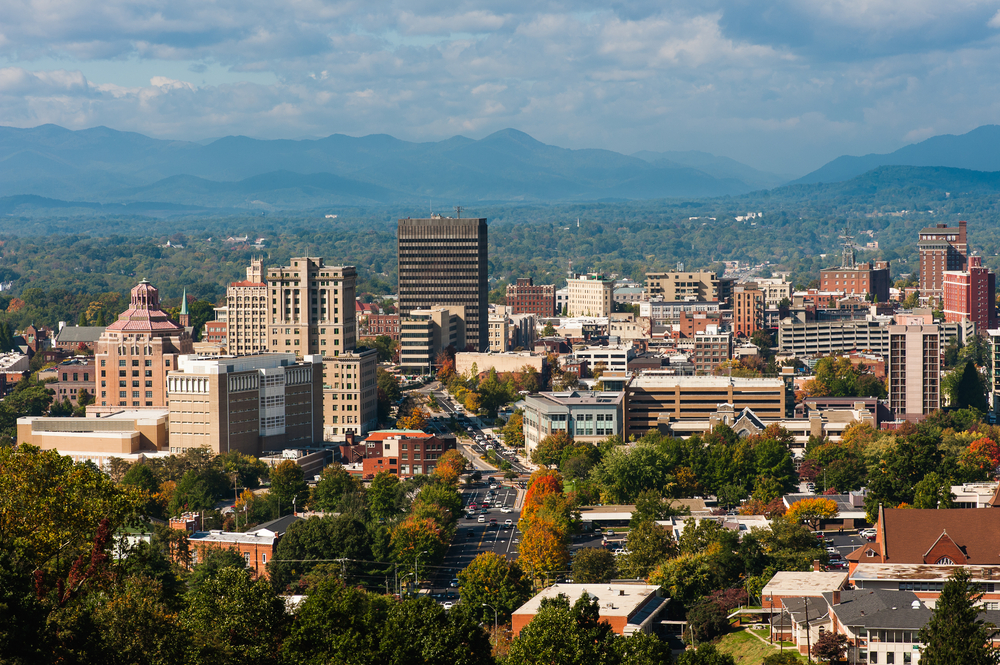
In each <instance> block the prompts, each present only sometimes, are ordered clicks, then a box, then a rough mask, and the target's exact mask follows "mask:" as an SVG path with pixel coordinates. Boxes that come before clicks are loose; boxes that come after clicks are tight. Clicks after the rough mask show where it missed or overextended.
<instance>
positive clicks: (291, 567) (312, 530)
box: [267, 515, 372, 591]
mask: <svg viewBox="0 0 1000 665" xmlns="http://www.w3.org/2000/svg"><path fill="white" fill-rule="evenodd" d="M341 558H343V559H357V560H371V558H372V551H371V547H370V545H369V538H368V532H367V530H366V529H365V525H364V524H363V523H362V522H360V521H358V520H356V519H354V518H352V517H350V516H348V515H339V516H327V517H310V518H309V519H307V520H302V521H301V522H296V523H295V524H292V525H291V526H290V527H288V531H286V532H285V535H284V536H282V538H281V541H280V542H279V543H278V549H277V551H276V552H275V556H274V558H273V559H271V561H269V562H268V564H267V571H268V575H270V577H271V582H272V584H274V588H275V589H278V590H279V591H284V590H285V589H286V588H287V587H288V586H289V585H291V584H293V583H294V582H296V581H297V580H298V579H299V578H300V577H301V576H302V575H305V574H307V573H309V571H311V570H312V569H313V568H314V567H315V565H316V564H312V563H309V560H310V559H315V560H330V559H341ZM357 569H358V568H357V564H354V563H348V562H344V564H343V565H342V566H341V567H340V568H338V569H337V570H338V572H340V571H347V570H350V571H356V570H357Z"/></svg>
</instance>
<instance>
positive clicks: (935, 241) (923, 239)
mask: <svg viewBox="0 0 1000 665" xmlns="http://www.w3.org/2000/svg"><path fill="white" fill-rule="evenodd" d="M966 231H967V229H966V223H965V222H959V223H958V228H957V229H956V228H949V227H948V226H947V225H945V224H938V225H937V226H934V227H930V228H926V229H922V230H921V231H920V240H919V241H918V242H917V250H918V251H919V252H920V295H922V296H928V297H933V298H940V297H942V296H943V295H944V273H945V272H947V271H949V270H956V271H959V272H965V270H966V269H967V268H968V266H969V244H968V240H967V239H966Z"/></svg>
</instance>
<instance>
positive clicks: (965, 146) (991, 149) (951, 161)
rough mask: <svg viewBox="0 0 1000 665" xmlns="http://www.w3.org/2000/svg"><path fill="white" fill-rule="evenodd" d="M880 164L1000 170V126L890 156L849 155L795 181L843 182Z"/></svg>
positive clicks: (951, 136)
mask: <svg viewBox="0 0 1000 665" xmlns="http://www.w3.org/2000/svg"><path fill="white" fill-rule="evenodd" d="M878 166H945V167H951V168H958V169H969V170H972V171H1000V126H997V125H983V126H982V127H977V128H976V129H973V130H972V131H971V132H969V133H968V134H961V135H959V136H955V135H954V134H943V135H941V136H934V137H931V138H929V139H927V140H925V141H921V142H920V143H914V144H912V145H908V146H906V147H903V148H900V149H899V150H897V151H895V152H890V153H889V154H886V155H877V154H871V155H864V156H863V157H851V156H848V155H845V156H842V157H838V158H837V159H835V160H833V161H832V162H829V163H828V164H826V165H824V166H822V167H820V168H818V169H816V170H815V171H813V172H812V173H810V174H808V175H805V176H803V177H801V178H799V179H798V180H796V181H795V182H794V183H792V184H811V183H817V182H840V181H842V180H848V179H849V178H853V177H855V176H858V175H861V174H862V173H865V172H867V171H870V170H872V169H874V168H876V167H878Z"/></svg>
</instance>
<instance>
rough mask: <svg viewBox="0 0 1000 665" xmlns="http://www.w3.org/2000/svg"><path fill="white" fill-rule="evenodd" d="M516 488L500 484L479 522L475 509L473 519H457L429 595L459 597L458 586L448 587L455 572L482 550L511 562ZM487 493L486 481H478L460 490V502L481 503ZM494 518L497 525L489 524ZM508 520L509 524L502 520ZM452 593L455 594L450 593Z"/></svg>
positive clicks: (516, 539) (515, 551)
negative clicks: (483, 519) (506, 511)
mask: <svg viewBox="0 0 1000 665" xmlns="http://www.w3.org/2000/svg"><path fill="white" fill-rule="evenodd" d="M518 491H519V490H517V489H515V488H513V487H504V486H501V487H499V488H498V489H497V491H496V495H495V497H494V501H493V503H492V505H491V506H490V508H489V509H488V510H487V512H486V514H485V515H483V517H485V519H486V521H485V522H480V521H479V517H480V511H479V510H476V511H475V513H474V514H473V515H472V519H468V518H467V517H465V516H463V517H462V518H461V519H460V520H459V521H458V528H457V529H456V533H455V538H454V540H453V541H452V543H451V545H450V546H449V547H448V551H447V552H446V553H445V556H444V560H443V561H442V562H441V565H440V566H439V567H437V568H436V569H435V572H434V574H433V575H431V576H430V578H429V579H430V580H431V584H432V587H431V595H432V596H433V597H435V598H436V599H437V600H441V601H443V600H451V601H452V602H454V600H455V599H457V597H458V594H457V592H458V589H457V588H453V587H451V586H449V583H450V582H451V580H452V579H453V578H454V577H455V576H456V575H457V574H458V571H460V570H462V569H463V568H465V567H466V566H468V565H469V564H470V563H471V562H472V560H473V559H475V558H476V557H477V556H479V555H480V554H482V553H484V552H495V553H497V554H499V555H500V556H502V557H505V558H506V559H508V560H510V561H514V560H516V559H517V554H518V544H519V542H520V531H518V530H517V521H518V520H519V519H520V518H521V513H520V510H518V509H517V508H516V506H517V503H518V502H517V497H518ZM487 492H488V488H487V484H486V483H485V482H484V483H478V484H477V486H475V487H465V488H463V489H462V490H461V493H462V501H463V503H464V505H465V506H466V507H468V506H470V505H472V504H476V505H477V506H479V505H481V503H482V501H483V499H484V498H486V496H487ZM501 507H504V508H510V509H511V512H509V513H504V512H501V510H500V509H501ZM491 519H495V520H496V521H497V522H496V526H493V527H491V526H490V523H489V521H490V520H491ZM506 520H510V521H511V525H510V526H506V525H505V524H504V523H505V522H506ZM452 594H454V596H452Z"/></svg>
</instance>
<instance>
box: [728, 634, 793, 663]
mask: <svg viewBox="0 0 1000 665" xmlns="http://www.w3.org/2000/svg"><path fill="white" fill-rule="evenodd" d="M716 646H717V647H718V649H719V651H720V652H722V653H727V654H729V655H731V656H732V657H733V659H734V660H735V661H736V665H760V663H762V662H763V661H764V657H765V656H768V655H770V654H772V653H775V652H777V650H778V648H777V645H775V646H774V647H771V646H769V645H767V644H764V643H762V642H761V641H760V640H758V639H757V638H756V637H754V636H753V635H751V634H750V633H749V632H747V631H745V630H740V631H736V632H734V633H729V634H728V635H726V636H724V637H723V638H722V639H720V640H719V641H718V642H717V643H716ZM793 648H794V647H793ZM796 655H797V656H798V658H799V660H801V661H802V662H803V663H805V662H806V659H805V656H799V655H798V653H796Z"/></svg>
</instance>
